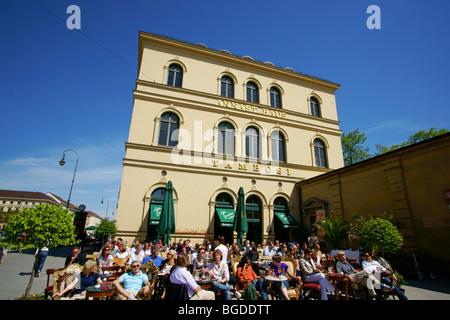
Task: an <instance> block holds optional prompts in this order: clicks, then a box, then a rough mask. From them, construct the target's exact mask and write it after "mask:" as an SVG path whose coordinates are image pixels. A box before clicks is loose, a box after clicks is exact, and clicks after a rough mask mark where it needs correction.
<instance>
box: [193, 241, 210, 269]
mask: <svg viewBox="0 0 450 320" xmlns="http://www.w3.org/2000/svg"><path fill="white" fill-rule="evenodd" d="M199 248H200V249H199V251H198V253H197V257H195V258H194V259H193V260H192V266H193V271H194V273H195V272H198V273H200V275H201V274H203V273H204V272H205V270H206V268H207V267H208V261H207V260H206V258H205V253H206V250H205V248H204V247H199Z"/></svg>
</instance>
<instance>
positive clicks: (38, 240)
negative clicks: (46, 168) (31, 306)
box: [3, 204, 76, 298]
mask: <svg viewBox="0 0 450 320" xmlns="http://www.w3.org/2000/svg"><path fill="white" fill-rule="evenodd" d="M72 219H73V214H72V213H71V212H70V211H69V210H67V209H63V208H62V207H57V206H54V205H49V204H44V205H38V206H36V207H34V208H26V209H24V210H23V212H21V213H19V214H16V215H13V216H11V217H10V218H9V221H8V225H7V226H6V227H5V230H4V231H5V235H4V239H3V242H4V243H5V245H9V246H10V248H11V249H20V250H23V249H31V248H37V249H38V253H37V254H36V259H35V260H34V263H33V269H32V272H31V276H30V281H29V283H28V286H27V288H26V290H25V295H24V296H25V298H28V297H29V294H30V290H31V287H32V285H33V279H34V274H35V273H36V268H37V263H38V261H39V256H40V254H41V249H42V248H43V247H47V248H49V249H50V248H54V247H57V246H59V245H62V244H66V245H71V244H74V243H75V241H76V240H75V234H74V231H75V226H74V225H73V224H72Z"/></svg>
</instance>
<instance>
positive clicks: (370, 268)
mask: <svg viewBox="0 0 450 320" xmlns="http://www.w3.org/2000/svg"><path fill="white" fill-rule="evenodd" d="M361 265H362V267H363V270H365V271H367V272H369V273H373V272H374V271H377V267H379V268H380V271H383V272H384V271H386V268H385V267H383V266H381V265H380V264H379V263H378V262H377V261H375V260H372V262H369V261H367V260H364V261H363V262H362V263H361Z"/></svg>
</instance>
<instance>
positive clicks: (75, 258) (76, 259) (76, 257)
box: [64, 247, 86, 268]
mask: <svg viewBox="0 0 450 320" xmlns="http://www.w3.org/2000/svg"><path fill="white" fill-rule="evenodd" d="M85 262H86V256H85V255H84V254H83V253H82V252H80V247H73V248H72V253H71V255H70V256H68V257H67V258H66V261H65V262H64V268H67V267H68V266H70V265H71V264H72V263H77V264H79V265H80V266H84V263H85Z"/></svg>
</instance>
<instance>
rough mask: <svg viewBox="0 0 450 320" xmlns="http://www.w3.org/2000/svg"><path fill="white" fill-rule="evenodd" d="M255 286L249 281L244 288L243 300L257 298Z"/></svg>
mask: <svg viewBox="0 0 450 320" xmlns="http://www.w3.org/2000/svg"><path fill="white" fill-rule="evenodd" d="M257 299H258V296H257V294H256V287H255V286H254V285H253V284H251V283H249V284H248V286H247V289H245V293H244V300H257Z"/></svg>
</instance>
